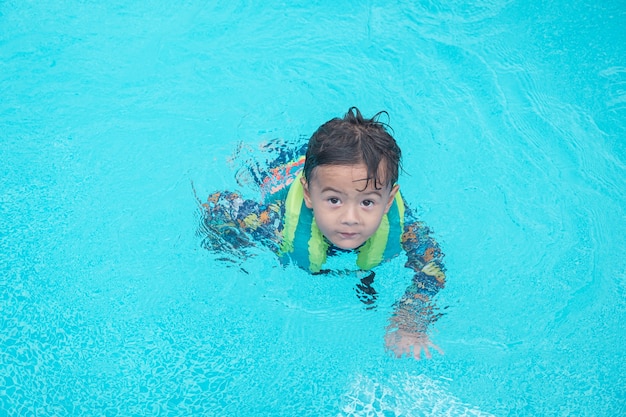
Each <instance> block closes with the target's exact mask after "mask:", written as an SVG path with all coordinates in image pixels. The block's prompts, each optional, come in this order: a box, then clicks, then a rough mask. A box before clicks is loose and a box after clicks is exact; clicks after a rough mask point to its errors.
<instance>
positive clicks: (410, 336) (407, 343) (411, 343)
mask: <svg viewBox="0 0 626 417" xmlns="http://www.w3.org/2000/svg"><path fill="white" fill-rule="evenodd" d="M385 347H386V349H387V350H389V351H391V352H392V353H393V354H394V355H395V356H396V357H397V358H402V357H403V356H405V355H406V356H411V355H412V356H413V357H414V358H415V359H417V360H420V359H421V358H422V356H421V353H422V350H423V351H424V355H425V356H426V358H427V359H430V358H432V356H433V355H432V354H431V352H430V349H431V348H432V349H435V350H436V351H437V352H439V353H440V354H442V355H443V350H441V348H439V346H437V345H435V344H434V343H432V342H431V341H430V338H429V337H428V334H426V333H422V332H410V331H407V330H403V329H395V330H392V331H390V330H389V329H387V333H386V334H385Z"/></svg>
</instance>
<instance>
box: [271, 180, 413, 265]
mask: <svg viewBox="0 0 626 417" xmlns="http://www.w3.org/2000/svg"><path fill="white" fill-rule="evenodd" d="M301 177H302V172H299V173H298V175H297V176H296V177H295V178H294V179H293V180H292V181H291V186H290V188H289V192H288V193H287V198H286V200H285V219H284V228H283V241H282V244H281V248H280V257H281V259H282V260H283V261H288V260H289V259H291V260H292V261H294V262H295V263H297V264H298V265H299V266H301V267H303V268H305V269H309V270H310V271H311V272H319V271H320V270H321V268H322V265H323V264H324V263H325V262H326V256H327V252H328V248H329V246H330V244H329V242H328V241H327V239H326V238H325V237H324V235H323V234H322V232H320V230H319V228H318V227H317V224H316V223H315V219H314V217H313V211H312V210H311V209H309V208H308V207H307V206H306V204H305V203H304V189H303V187H302V183H301V181H300V178H301ZM404 210H405V209H404V201H403V200H402V196H401V195H400V193H399V192H398V193H396V196H395V198H394V201H393V203H392V205H391V207H390V208H389V211H388V213H387V214H385V215H384V216H383V219H382V221H381V223H380V226H379V227H378V230H376V232H375V233H374V234H373V235H372V236H371V237H370V238H369V239H368V240H367V241H366V242H365V244H363V246H361V247H360V248H358V249H357V252H358V255H357V261H356V264H357V266H358V267H359V268H360V269H363V270H369V269H372V268H374V267H375V266H377V265H378V264H380V263H381V262H383V261H384V260H388V259H391V258H393V257H394V256H396V255H398V254H399V253H400V252H401V250H402V245H401V238H402V233H403V230H404ZM307 249H308V250H307Z"/></svg>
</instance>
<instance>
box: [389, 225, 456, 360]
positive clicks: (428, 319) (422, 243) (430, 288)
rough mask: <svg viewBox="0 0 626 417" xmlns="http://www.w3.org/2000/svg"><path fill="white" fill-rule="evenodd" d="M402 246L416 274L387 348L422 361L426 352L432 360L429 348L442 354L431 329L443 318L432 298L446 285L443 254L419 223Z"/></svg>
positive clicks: (400, 304)
mask: <svg viewBox="0 0 626 417" xmlns="http://www.w3.org/2000/svg"><path fill="white" fill-rule="evenodd" d="M402 245H403V248H404V250H405V251H406V253H407V256H408V260H407V263H406V265H405V266H406V267H407V268H410V269H412V270H413V271H414V275H413V279H412V281H411V285H409V287H408V288H407V289H406V291H405V293H404V295H403V296H402V297H401V298H400V300H398V301H397V302H396V304H395V308H394V311H393V313H392V315H391V317H390V319H389V326H388V327H387V335H386V337H385V341H386V346H387V348H388V349H389V350H391V351H392V352H393V353H394V354H395V355H396V356H398V357H401V356H404V355H409V356H411V355H412V356H413V357H415V358H416V359H420V357H421V351H422V350H424V353H425V355H426V357H430V356H431V354H430V350H429V348H434V349H436V350H438V351H439V352H441V350H440V349H439V348H438V347H437V346H435V345H434V344H432V342H431V341H430V338H429V337H428V327H429V325H430V324H431V323H434V322H435V321H436V320H437V319H438V318H439V317H440V316H441V314H438V313H436V307H435V305H434V303H433V301H432V299H433V297H434V296H435V294H436V293H437V292H438V291H439V290H440V289H441V288H443V287H444V285H445V274H444V272H443V268H442V263H441V260H442V258H443V255H442V254H441V251H440V249H439V245H438V244H437V242H436V241H435V240H434V239H433V238H432V237H431V236H429V230H428V228H426V227H425V226H424V225H423V224H421V223H419V222H414V223H411V224H409V225H407V226H406V227H405V230H404V234H403V235H402Z"/></svg>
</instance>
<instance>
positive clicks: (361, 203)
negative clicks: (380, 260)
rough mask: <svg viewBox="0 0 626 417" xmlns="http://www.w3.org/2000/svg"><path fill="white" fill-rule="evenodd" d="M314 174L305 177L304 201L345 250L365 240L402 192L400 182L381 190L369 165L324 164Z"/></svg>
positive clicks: (332, 238) (321, 227)
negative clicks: (371, 177) (370, 176)
mask: <svg viewBox="0 0 626 417" xmlns="http://www.w3.org/2000/svg"><path fill="white" fill-rule="evenodd" d="M311 177H312V178H310V180H309V181H308V182H307V181H306V180H305V179H304V178H302V186H303V187H304V202H305V204H306V206H307V207H308V208H310V209H312V210H313V216H314V217H315V222H316V223H317V226H318V227H319V229H320V231H321V232H322V233H323V234H324V236H326V238H327V239H328V240H330V241H331V242H332V243H333V244H334V245H335V246H337V247H339V248H341V249H355V248H358V247H359V246H361V245H362V244H363V243H365V241H366V240H367V239H369V238H370V237H371V236H372V235H373V234H374V232H376V230H377V229H378V226H380V222H381V220H382V218H383V216H384V215H385V214H386V213H387V212H388V211H389V207H391V204H392V203H393V199H394V197H395V195H396V193H397V192H398V186H397V185H395V186H394V187H391V185H387V186H386V187H384V188H382V189H380V190H377V189H376V188H374V182H373V181H369V183H368V181H367V167H366V166H365V164H357V165H320V166H318V167H316V168H315V169H314V170H313V172H312V175H311ZM366 183H367V188H365V184H366Z"/></svg>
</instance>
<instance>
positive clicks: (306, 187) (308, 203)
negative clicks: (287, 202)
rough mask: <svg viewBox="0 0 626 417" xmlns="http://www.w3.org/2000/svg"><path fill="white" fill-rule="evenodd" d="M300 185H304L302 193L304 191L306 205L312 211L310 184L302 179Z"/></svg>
mask: <svg viewBox="0 0 626 417" xmlns="http://www.w3.org/2000/svg"><path fill="white" fill-rule="evenodd" d="M300 184H302V191H304V204H306V206H307V207H308V208H310V209H312V208H313V202H312V201H311V193H310V192H309V183H308V182H307V180H306V179H305V178H304V177H300Z"/></svg>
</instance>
